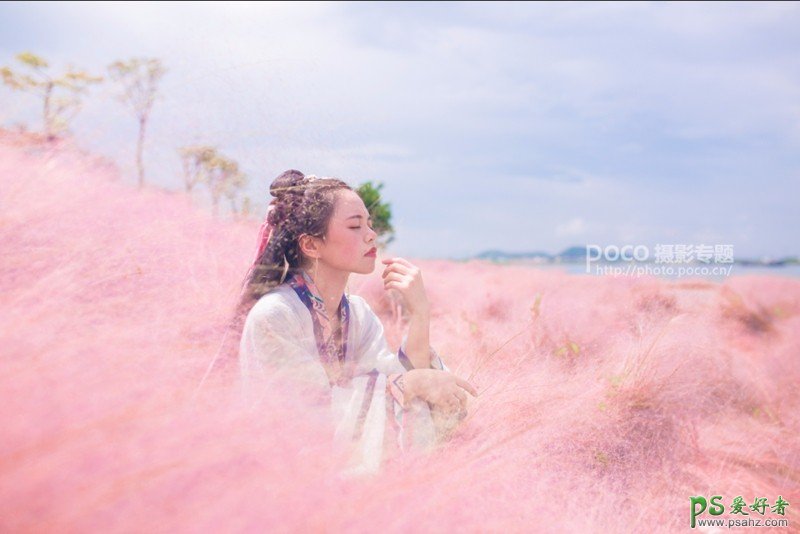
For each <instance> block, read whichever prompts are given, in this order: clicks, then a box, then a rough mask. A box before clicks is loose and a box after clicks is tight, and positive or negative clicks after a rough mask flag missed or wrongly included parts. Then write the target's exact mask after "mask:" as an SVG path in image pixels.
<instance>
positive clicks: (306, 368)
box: [239, 295, 328, 402]
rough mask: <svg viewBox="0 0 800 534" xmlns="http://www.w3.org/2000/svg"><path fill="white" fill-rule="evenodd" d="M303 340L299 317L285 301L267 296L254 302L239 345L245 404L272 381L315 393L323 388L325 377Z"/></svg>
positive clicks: (306, 341)
mask: <svg viewBox="0 0 800 534" xmlns="http://www.w3.org/2000/svg"><path fill="white" fill-rule="evenodd" d="M305 337H306V336H304V334H303V331H302V328H301V325H300V320H299V318H298V317H297V316H296V314H295V313H294V311H293V310H292V309H291V307H289V306H288V305H287V304H286V303H285V302H282V301H281V300H280V299H279V298H272V297H271V296H269V295H268V296H266V297H262V299H261V300H259V301H258V302H256V304H255V305H254V306H253V308H252V309H251V310H250V313H249V314H248V315H247V319H246V320H245V324H244V328H243V330H242V338H241V341H240V344H239V366H240V371H241V378H242V381H243V385H244V389H245V394H246V395H247V397H248V400H249V401H251V402H253V401H256V400H257V399H258V398H259V397H260V396H263V395H264V393H265V392H266V391H267V388H268V387H269V382H270V381H271V380H276V379H277V380H283V379H291V380H293V381H297V382H298V384H299V385H301V386H309V387H310V388H313V389H317V390H318V391H320V389H319V388H320V386H327V383H328V382H327V375H326V374H325V371H324V369H323V368H322V367H321V366H320V365H319V363H318V362H317V361H316V358H315V354H313V353H311V352H310V351H309V340H306V339H305ZM311 343H313V341H312V342H311ZM312 346H313V345H312Z"/></svg>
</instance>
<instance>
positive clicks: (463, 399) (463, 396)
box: [453, 389, 467, 407]
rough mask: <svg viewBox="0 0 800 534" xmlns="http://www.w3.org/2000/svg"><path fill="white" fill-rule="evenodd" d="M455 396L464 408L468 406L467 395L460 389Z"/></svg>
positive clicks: (454, 393) (455, 392)
mask: <svg viewBox="0 0 800 534" xmlns="http://www.w3.org/2000/svg"><path fill="white" fill-rule="evenodd" d="M453 395H455V396H456V398H458V404H459V405H460V406H462V407H464V406H466V405H467V395H466V394H465V393H464V392H463V391H461V390H460V389H458V390H456V391H454V392H453Z"/></svg>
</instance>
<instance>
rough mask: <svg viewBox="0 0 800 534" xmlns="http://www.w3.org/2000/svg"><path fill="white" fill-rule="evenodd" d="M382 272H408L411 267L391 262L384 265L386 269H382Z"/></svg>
mask: <svg viewBox="0 0 800 534" xmlns="http://www.w3.org/2000/svg"><path fill="white" fill-rule="evenodd" d="M383 272H385V273H390V272H396V273H410V272H411V268H410V267H407V266H405V265H403V264H401V263H393V264H391V265H389V266H388V267H386V269H384V270H383Z"/></svg>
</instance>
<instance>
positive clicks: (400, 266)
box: [381, 258, 430, 314]
mask: <svg viewBox="0 0 800 534" xmlns="http://www.w3.org/2000/svg"><path fill="white" fill-rule="evenodd" d="M381 262H382V263H384V264H385V265H386V268H385V269H384V270H383V274H382V275H381V276H382V277H383V288H384V289H386V290H387V291H388V290H390V289H396V290H397V291H398V292H399V293H400V295H401V296H402V298H403V301H404V302H403V303H404V304H405V306H406V308H407V309H408V311H409V312H410V313H412V314H414V313H427V312H428V311H429V309H430V306H429V304H428V297H427V295H425V286H424V285H423V283H422V271H420V269H419V267H417V266H416V265H414V264H413V263H411V262H410V261H408V260H406V259H405V258H386V259H383V260H381Z"/></svg>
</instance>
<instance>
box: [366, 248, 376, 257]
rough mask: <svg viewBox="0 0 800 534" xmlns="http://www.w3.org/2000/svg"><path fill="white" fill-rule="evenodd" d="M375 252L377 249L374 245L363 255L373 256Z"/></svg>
mask: <svg viewBox="0 0 800 534" xmlns="http://www.w3.org/2000/svg"><path fill="white" fill-rule="evenodd" d="M377 252H378V249H376V248H375V247H372V248H371V249H369V252H367V253H366V254H364V256H370V257H372V258H374V257H375V256H376V255H377Z"/></svg>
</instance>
